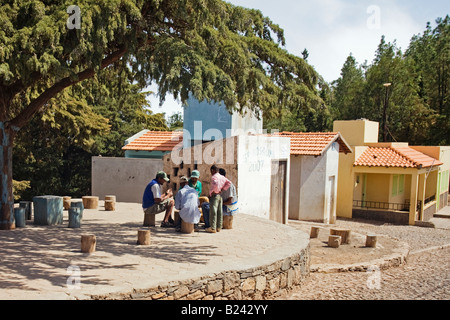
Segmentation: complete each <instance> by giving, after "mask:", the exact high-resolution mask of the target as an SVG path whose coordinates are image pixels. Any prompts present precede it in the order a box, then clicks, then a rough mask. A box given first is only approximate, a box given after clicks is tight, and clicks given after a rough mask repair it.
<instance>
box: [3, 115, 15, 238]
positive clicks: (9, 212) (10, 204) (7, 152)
mask: <svg viewBox="0 0 450 320" xmlns="http://www.w3.org/2000/svg"><path fill="white" fill-rule="evenodd" d="M13 140H14V131H13V130H12V129H11V128H9V126H8V125H6V124H5V123H4V122H0V143H1V144H0V168H1V170H2V175H1V181H0V196H1V198H0V230H11V229H14V213H13V212H14V196H13V189H12V153H13Z"/></svg>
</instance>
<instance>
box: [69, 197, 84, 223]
mask: <svg viewBox="0 0 450 320" xmlns="http://www.w3.org/2000/svg"><path fill="white" fill-rule="evenodd" d="M70 207H71V208H80V219H83V212H84V205H83V202H82V201H72V202H70Z"/></svg>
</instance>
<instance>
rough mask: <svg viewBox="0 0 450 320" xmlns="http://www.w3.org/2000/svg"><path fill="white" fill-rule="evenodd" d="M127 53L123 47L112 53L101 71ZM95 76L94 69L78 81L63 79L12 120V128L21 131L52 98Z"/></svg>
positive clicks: (89, 70) (83, 73)
mask: <svg viewBox="0 0 450 320" xmlns="http://www.w3.org/2000/svg"><path fill="white" fill-rule="evenodd" d="M126 52H127V49H126V48H125V47H122V48H120V49H118V50H117V51H115V52H113V53H111V54H110V55H109V56H107V57H106V58H105V59H103V61H102V63H101V65H100V69H104V68H106V67H107V66H109V65H111V64H113V63H115V62H117V61H118V60H120V58H122V56H123V55H124V54H125V53H126ZM94 75H95V70H94V69H93V68H90V69H86V70H84V71H82V72H80V73H78V74H77V77H76V79H73V78H71V77H67V78H64V79H61V80H60V81H59V82H57V83H55V84H54V85H53V86H51V87H50V88H48V89H47V90H45V91H44V92H43V93H42V94H41V95H40V96H39V97H37V98H36V99H34V100H33V101H32V102H31V103H30V104H29V105H28V106H27V107H25V108H24V109H23V110H22V111H21V112H20V113H19V115H17V116H16V117H15V118H14V119H12V120H11V121H10V125H11V128H13V129H14V130H16V131H18V130H20V129H21V128H22V127H23V126H25V125H26V124H27V123H28V122H29V121H30V120H31V118H32V117H33V116H34V115H35V114H36V113H37V112H38V111H39V110H40V109H41V108H42V106H44V105H45V104H46V103H47V102H48V101H49V100H50V99H51V98H53V97H55V96H56V95H57V94H58V93H60V92H61V91H63V90H64V89H65V88H67V87H70V86H72V85H74V84H76V83H78V82H81V81H83V80H86V79H89V78H92V77H93V76H94Z"/></svg>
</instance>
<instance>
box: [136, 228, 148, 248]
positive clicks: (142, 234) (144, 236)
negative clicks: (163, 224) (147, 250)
mask: <svg viewBox="0 0 450 320" xmlns="http://www.w3.org/2000/svg"><path fill="white" fill-rule="evenodd" d="M137 244H138V245H140V246H148V245H150V230H147V229H140V230H138V241H137Z"/></svg>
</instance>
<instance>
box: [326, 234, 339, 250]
mask: <svg viewBox="0 0 450 320" xmlns="http://www.w3.org/2000/svg"><path fill="white" fill-rule="evenodd" d="M340 245H341V236H329V237H328V246H329V247H332V248H339V246H340Z"/></svg>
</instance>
